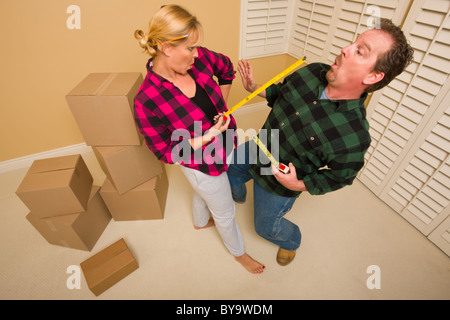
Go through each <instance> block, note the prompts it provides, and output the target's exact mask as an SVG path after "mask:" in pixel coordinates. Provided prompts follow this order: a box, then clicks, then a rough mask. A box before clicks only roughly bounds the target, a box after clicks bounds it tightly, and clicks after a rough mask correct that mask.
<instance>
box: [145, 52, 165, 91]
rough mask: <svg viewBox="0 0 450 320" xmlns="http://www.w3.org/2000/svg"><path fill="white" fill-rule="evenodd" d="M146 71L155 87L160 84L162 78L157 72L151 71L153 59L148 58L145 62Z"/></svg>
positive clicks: (162, 80)
mask: <svg viewBox="0 0 450 320" xmlns="http://www.w3.org/2000/svg"><path fill="white" fill-rule="evenodd" d="M147 73H148V76H149V80H150V81H151V82H152V83H153V84H154V85H155V86H157V87H160V86H162V84H163V82H164V78H163V77H161V76H160V75H159V74H157V73H156V72H154V71H153V59H148V62H147Z"/></svg>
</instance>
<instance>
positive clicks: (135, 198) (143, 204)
mask: <svg viewBox="0 0 450 320" xmlns="http://www.w3.org/2000/svg"><path fill="white" fill-rule="evenodd" d="M168 188H169V184H168V180H167V175H166V174H165V173H163V174H162V175H160V176H157V177H155V178H153V179H151V180H149V181H147V182H145V183H143V184H141V185H140V186H138V187H136V188H134V189H131V190H130V191H128V192H125V193H124V194H122V195H120V194H119V193H118V192H117V190H116V188H114V186H113V184H112V183H111V181H109V179H106V180H105V182H104V184H103V186H102V189H101V190H100V194H101V196H102V198H103V200H104V201H105V203H106V206H107V207H108V209H109V211H110V213H111V215H112V217H113V219H114V220H115V221H129V220H153V219H163V218H164V210H165V206H166V199H167V191H168Z"/></svg>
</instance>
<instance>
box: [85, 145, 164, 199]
mask: <svg viewBox="0 0 450 320" xmlns="http://www.w3.org/2000/svg"><path fill="white" fill-rule="evenodd" d="M92 149H93V150H94V154H95V155H96V157H97V160H98V162H99V163H100V166H101V167H102V169H103V171H104V172H105V174H106V176H107V177H108V178H109V180H110V181H111V182H112V183H113V185H114V186H115V187H116V189H117V191H118V192H119V194H124V193H125V192H127V191H129V190H131V189H133V188H135V187H137V186H139V185H141V184H142V183H144V182H146V181H148V180H150V179H152V178H154V177H156V176H158V175H160V174H162V172H163V163H162V162H161V161H159V160H158V159H157V158H156V156H155V155H154V154H153V152H151V151H150V150H149V149H148V147H147V145H146V144H145V143H142V144H141V145H140V146H115V147H93V148H92Z"/></svg>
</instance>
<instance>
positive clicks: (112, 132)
mask: <svg viewBox="0 0 450 320" xmlns="http://www.w3.org/2000/svg"><path fill="white" fill-rule="evenodd" d="M142 81H143V78H142V74H141V73H139V72H124V73H91V74H89V75H88V76H87V77H86V78H85V79H84V80H83V81H81V82H80V83H79V84H78V85H77V86H76V87H75V88H74V89H73V90H72V91H70V92H69V93H68V94H67V95H66V101H67V103H68V104H69V107H70V109H71V110H72V114H73V116H74V118H75V120H76V122H77V124H78V127H79V128H80V131H81V133H82V135H83V137H84V139H85V141H86V144H87V145H90V146H111V145H113V146H118V145H140V144H141V142H142V140H143V137H142V135H140V134H139V133H138V131H137V127H136V124H135V121H134V116H133V108H134V97H135V96H136V94H137V92H138V90H139V87H140V86H141V84H142Z"/></svg>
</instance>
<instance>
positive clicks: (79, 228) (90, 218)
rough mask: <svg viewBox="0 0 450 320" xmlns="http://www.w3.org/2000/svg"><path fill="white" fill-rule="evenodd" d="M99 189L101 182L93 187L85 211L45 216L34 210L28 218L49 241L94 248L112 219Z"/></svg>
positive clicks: (74, 246) (81, 248) (81, 247)
mask: <svg viewBox="0 0 450 320" xmlns="http://www.w3.org/2000/svg"><path fill="white" fill-rule="evenodd" d="M99 191H100V187H99V186H93V187H92V190H91V195H90V199H89V203H88V206H87V209H86V211H84V212H80V213H74V214H69V215H64V216H58V217H52V218H44V219H40V218H38V217H36V216H35V215H34V213H33V212H31V213H29V214H28V215H27V216H26V218H27V220H28V221H29V222H30V223H31V224H32V225H33V226H34V227H35V228H36V229H37V230H38V231H39V233H40V234H41V235H42V236H43V237H44V238H45V239H46V240H47V241H48V242H49V243H51V244H55V245H59V246H63V247H68V248H73V249H79V250H85V251H91V250H92V248H93V247H94V246H95V244H96V243H97V240H98V239H99V238H100V236H101V235H102V233H103V231H104V230H105V228H106V227H107V226H108V224H109V222H110V221H111V215H110V213H109V211H108V208H107V207H106V205H105V203H104V202H103V199H102V198H101V196H100V193H99Z"/></svg>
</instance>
